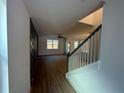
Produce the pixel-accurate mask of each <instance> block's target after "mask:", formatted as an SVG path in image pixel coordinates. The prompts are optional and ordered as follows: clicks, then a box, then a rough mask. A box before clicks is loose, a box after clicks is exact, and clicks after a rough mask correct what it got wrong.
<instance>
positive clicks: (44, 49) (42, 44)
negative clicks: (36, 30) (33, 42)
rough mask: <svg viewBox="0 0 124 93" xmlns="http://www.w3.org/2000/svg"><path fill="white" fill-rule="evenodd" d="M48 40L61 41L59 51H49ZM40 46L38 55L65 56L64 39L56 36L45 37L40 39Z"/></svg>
mask: <svg viewBox="0 0 124 93" xmlns="http://www.w3.org/2000/svg"><path fill="white" fill-rule="evenodd" d="M47 39H56V40H59V46H58V47H59V49H54V50H48V49H47ZM38 42H39V46H38V54H39V55H52V54H64V52H65V47H64V45H65V44H64V42H65V41H64V39H63V38H58V37H57V36H56V35H44V36H40V37H39V41H38Z"/></svg>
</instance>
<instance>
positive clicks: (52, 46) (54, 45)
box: [46, 39, 59, 50]
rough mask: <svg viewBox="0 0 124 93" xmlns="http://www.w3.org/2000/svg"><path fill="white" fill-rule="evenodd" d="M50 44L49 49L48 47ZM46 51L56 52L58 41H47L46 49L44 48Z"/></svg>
mask: <svg viewBox="0 0 124 93" xmlns="http://www.w3.org/2000/svg"><path fill="white" fill-rule="evenodd" d="M48 42H49V43H51V48H50V47H49V45H50V44H48ZM46 49H47V50H57V49H59V40H58V39H47V47H46Z"/></svg>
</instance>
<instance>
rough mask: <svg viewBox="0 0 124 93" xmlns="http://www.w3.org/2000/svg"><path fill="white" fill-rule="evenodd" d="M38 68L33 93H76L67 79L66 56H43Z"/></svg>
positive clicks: (38, 62) (37, 63)
mask: <svg viewBox="0 0 124 93" xmlns="http://www.w3.org/2000/svg"><path fill="white" fill-rule="evenodd" d="M36 66H37V68H36V74H35V75H36V77H35V80H34V83H33V85H32V89H31V93H76V92H75V91H74V89H73V88H72V87H71V86H70V84H69V83H68V81H67V80H66V79H65V73H66V56H64V55H58V56H42V57H39V58H37V60H36Z"/></svg>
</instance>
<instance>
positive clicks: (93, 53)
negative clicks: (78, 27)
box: [67, 25, 102, 72]
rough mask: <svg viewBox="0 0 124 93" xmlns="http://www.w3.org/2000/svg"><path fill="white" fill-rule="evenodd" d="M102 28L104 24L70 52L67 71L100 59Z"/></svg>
mask: <svg viewBox="0 0 124 93" xmlns="http://www.w3.org/2000/svg"><path fill="white" fill-rule="evenodd" d="M101 28H102V25H100V26H99V27H98V28H97V29H96V30H95V31H94V32H93V33H91V34H90V35H89V36H88V37H87V38H86V39H85V40H84V41H83V42H82V43H81V44H80V45H79V46H78V47H77V48H76V49H75V50H74V51H73V52H71V53H69V54H68V67H67V68H68V71H67V72H71V71H73V70H76V69H79V68H82V67H84V66H87V65H89V64H92V63H94V62H97V61H98V60H99V57H100V39H101Z"/></svg>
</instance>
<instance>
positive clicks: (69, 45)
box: [67, 43, 71, 52]
mask: <svg viewBox="0 0 124 93" xmlns="http://www.w3.org/2000/svg"><path fill="white" fill-rule="evenodd" d="M70 47H71V44H70V43H68V46H67V49H68V50H67V51H68V52H70Z"/></svg>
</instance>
